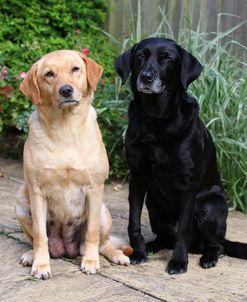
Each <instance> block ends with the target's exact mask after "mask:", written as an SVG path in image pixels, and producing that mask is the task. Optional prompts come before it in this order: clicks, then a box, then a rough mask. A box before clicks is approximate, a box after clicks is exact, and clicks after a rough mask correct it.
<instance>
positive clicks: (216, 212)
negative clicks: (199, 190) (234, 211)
mask: <svg viewBox="0 0 247 302" xmlns="http://www.w3.org/2000/svg"><path fill="white" fill-rule="evenodd" d="M226 218H227V205H226V202H225V200H224V198H222V197H220V196H215V197H212V198H211V199H210V200H208V201H204V202H203V204H202V206H201V207H200V209H199V211H198V212H197V213H196V214H195V219H196V221H197V224H198V227H199V230H200V232H201V235H202V237H203V242H204V244H205V246H204V248H203V255H202V257H201V258H200V265H201V266H202V267H203V268H210V267H213V266H215V265H216V263H217V262H218V259H219V256H220V255H221V254H223V252H224V248H223V243H224V238H225V233H226Z"/></svg>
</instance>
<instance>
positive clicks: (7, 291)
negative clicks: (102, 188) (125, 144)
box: [0, 158, 247, 302]
mask: <svg viewBox="0 0 247 302" xmlns="http://www.w3.org/2000/svg"><path fill="white" fill-rule="evenodd" d="M22 182H23V175H22V164H21V162H19V161H13V160H4V159H1V158H0V256H1V259H2V264H1V274H0V301H8V302H10V301H22V302H25V301H39V302H40V301H52V302H56V301H59V302H62V301H70V302H73V301H88V302H91V301H105V302H110V301H118V302H121V301H123V302H126V301H127V302H131V301H133V302H134V301H135V302H136V301H138V302H139V301H169V302H173V301H174V302H180V301H186V302H190V301H196V302H205V301H210V302H213V301H215V302H218V301H219V302H223V301H227V302H233V301H236V302H240V301H241V302H243V301H247V261H245V260H239V259H234V258H230V257H223V258H221V259H220V261H219V263H218V265H217V266H216V267H214V268H211V269H208V270H205V269H202V268H201V267H199V265H198V261H199V255H192V254H190V255H189V268H188V272H187V273H186V274H182V275H172V276H170V275H168V274H167V273H166V272H165V271H164V269H165V266H166V264H167V261H168V259H169V258H170V256H171V251H168V250H164V251H162V252H160V253H158V254H157V255H154V256H151V257H150V260H149V261H148V262H146V263H144V264H141V265H138V266H134V265H131V266H129V267H120V266H116V265H112V264H111V263H109V262H108V261H107V260H106V259H104V258H103V257H101V270H100V272H99V273H98V274H96V275H92V276H85V275H84V274H82V273H81V272H80V270H79V263H80V258H77V259H74V260H73V261H71V260H68V259H55V260H54V259H52V260H51V268H52V273H53V277H52V278H51V279H49V280H47V281H43V280H36V279H34V278H32V277H31V276H30V268H27V267H25V268H24V267H22V266H21V265H19V260H20V257H21V255H22V253H23V252H24V251H26V250H28V249H29V248H30V247H29V246H28V244H27V243H26V241H25V238H24V236H23V234H22V232H21V229H20V226H19V224H18V222H17V220H16V218H15V214H14V203H15V194H16V192H17V190H18V187H19V185H20V184H21V183H22ZM127 195H128V190H127V186H126V185H124V186H119V185H116V184H112V185H110V186H107V187H106V192H105V203H106V204H107V206H108V207H109V209H110V212H111V214H112V217H113V225H114V230H113V233H114V234H116V235H120V236H122V237H125V238H126V229H127V223H128V203H127ZM142 228H143V233H144V235H145V238H146V239H150V238H151V237H152V234H151V231H150V227H149V223H148V217H147V213H146V212H144V215H143V219H142ZM227 237H228V238H229V239H233V240H240V241H243V242H247V215H244V214H241V213H239V212H231V213H230V215H229V218H228V231H227Z"/></svg>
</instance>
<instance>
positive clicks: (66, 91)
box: [59, 85, 74, 98]
mask: <svg viewBox="0 0 247 302" xmlns="http://www.w3.org/2000/svg"><path fill="white" fill-rule="evenodd" d="M73 91H74V90H73V87H72V86H70V85H63V86H61V87H60V89H59V94H60V95H61V96H63V97H64V98H68V97H70V96H71V95H72V93H73Z"/></svg>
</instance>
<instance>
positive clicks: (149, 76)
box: [141, 71, 154, 83]
mask: <svg viewBox="0 0 247 302" xmlns="http://www.w3.org/2000/svg"><path fill="white" fill-rule="evenodd" d="M153 80H154V74H153V73H152V72H150V71H143V72H142V73H141V81H142V82H143V83H150V82H152V81H153Z"/></svg>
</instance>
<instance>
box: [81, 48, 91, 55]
mask: <svg viewBox="0 0 247 302" xmlns="http://www.w3.org/2000/svg"><path fill="white" fill-rule="evenodd" d="M81 52H82V53H83V54H84V55H86V56H87V55H89V53H90V50H89V48H82V49H81Z"/></svg>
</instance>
